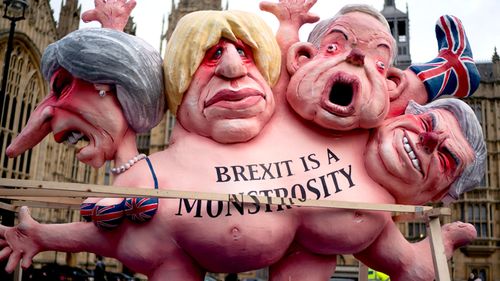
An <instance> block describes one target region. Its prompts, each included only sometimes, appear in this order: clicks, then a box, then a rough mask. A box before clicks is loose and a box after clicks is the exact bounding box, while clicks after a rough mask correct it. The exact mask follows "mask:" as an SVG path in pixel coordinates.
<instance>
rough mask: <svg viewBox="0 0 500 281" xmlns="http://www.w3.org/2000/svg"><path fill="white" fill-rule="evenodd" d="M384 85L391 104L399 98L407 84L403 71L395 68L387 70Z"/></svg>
mask: <svg viewBox="0 0 500 281" xmlns="http://www.w3.org/2000/svg"><path fill="white" fill-rule="evenodd" d="M386 83H387V90H388V92H389V99H390V101H391V102H392V101H394V100H396V99H397V98H399V96H400V95H401V94H402V93H403V91H404V89H406V87H407V84H408V83H407V80H406V76H405V74H404V73H403V71H402V70H400V69H398V68H395V67H390V68H389V69H388V70H387V77H386Z"/></svg>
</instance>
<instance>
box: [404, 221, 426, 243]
mask: <svg viewBox="0 0 500 281" xmlns="http://www.w3.org/2000/svg"><path fill="white" fill-rule="evenodd" d="M407 233H408V234H407V237H406V238H407V239H408V240H410V241H418V240H422V239H424V238H425V236H426V235H427V226H426V225H425V223H423V222H409V223H408V232H407Z"/></svg>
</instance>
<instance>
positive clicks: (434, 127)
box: [429, 112, 437, 131]
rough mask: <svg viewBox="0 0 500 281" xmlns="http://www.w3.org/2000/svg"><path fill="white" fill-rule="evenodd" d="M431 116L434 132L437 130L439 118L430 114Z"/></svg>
mask: <svg viewBox="0 0 500 281" xmlns="http://www.w3.org/2000/svg"><path fill="white" fill-rule="evenodd" d="M429 116H430V117H431V126H432V130H433V131H434V130H435V129H436V125H437V118H436V115H435V114H434V113H432V112H429Z"/></svg>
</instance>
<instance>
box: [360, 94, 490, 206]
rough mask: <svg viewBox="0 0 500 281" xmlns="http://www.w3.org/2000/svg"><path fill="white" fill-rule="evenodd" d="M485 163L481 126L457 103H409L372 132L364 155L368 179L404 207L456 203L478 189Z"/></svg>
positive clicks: (455, 101)
mask: <svg viewBox="0 0 500 281" xmlns="http://www.w3.org/2000/svg"><path fill="white" fill-rule="evenodd" d="M485 160H486V146H485V142H484V140H483V134H482V129H481V124H480V123H479V121H478V120H477V118H476V116H475V114H474V112H473V111H472V109H471V108H470V107H469V106H468V105H467V104H466V103H464V102H463V101H460V100H458V99H441V100H437V101H434V102H432V103H429V104H428V105H425V106H421V105H418V104H416V103H414V102H410V104H409V105H408V108H407V109H406V114H405V115H401V116H398V117H394V118H389V119H387V120H386V121H385V122H384V123H383V124H382V125H381V126H380V127H379V128H377V129H374V130H373V132H372V134H371V137H370V140H369V142H368V145H367V148H366V151H365V166H366V169H367V171H368V174H369V175H370V177H372V178H373V179H374V180H375V181H376V182H377V183H379V184H380V185H382V186H384V187H385V188H386V189H387V190H388V191H389V192H390V193H391V194H392V195H393V196H394V197H395V198H396V201H397V202H398V203H403V204H404V203H406V204H423V203H427V202H429V201H438V200H443V202H450V201H452V200H456V199H458V196H459V195H460V194H461V193H463V192H466V191H468V190H471V189H473V188H475V187H477V185H478V184H479V182H480V181H481V179H482V177H483V176H484V170H485V166H484V165H485Z"/></svg>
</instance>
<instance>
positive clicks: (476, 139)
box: [405, 98, 487, 203]
mask: <svg viewBox="0 0 500 281" xmlns="http://www.w3.org/2000/svg"><path fill="white" fill-rule="evenodd" d="M433 109H445V110H447V111H449V112H451V113H452V114H453V115H454V116H455V118H456V119H457V121H458V124H459V125H460V128H461V129H462V134H463V135H464V137H465V139H466V140H467V142H468V143H469V144H470V146H471V147H472V150H473V151H474V156H475V157H474V161H473V162H472V163H471V164H469V165H468V166H466V167H465V169H464V171H463V172H462V174H461V175H460V176H459V177H458V178H457V179H455V181H454V182H453V183H452V184H451V186H450V189H449V191H448V194H447V195H446V196H445V197H444V198H443V199H442V201H443V202H444V203H450V202H451V201H454V200H457V199H458V197H459V196H460V194H462V193H464V192H467V191H470V190H472V189H474V188H476V187H477V186H478V185H479V183H480V182H481V179H482V178H483V177H484V173H485V170H486V167H485V163H486V156H487V155H486V143H485V141H484V137H483V130H482V127H481V124H480V123H479V121H478V120H477V117H476V114H474V111H473V110H472V108H470V106H469V105H468V104H466V103H465V102H463V101H461V100H459V99H455V98H444V99H439V100H435V101H433V102H431V103H429V104H427V105H419V104H417V103H416V102H414V101H410V103H409V104H408V107H407V108H406V111H405V113H407V114H414V115H416V114H422V113H425V112H427V111H430V110H433Z"/></svg>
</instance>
